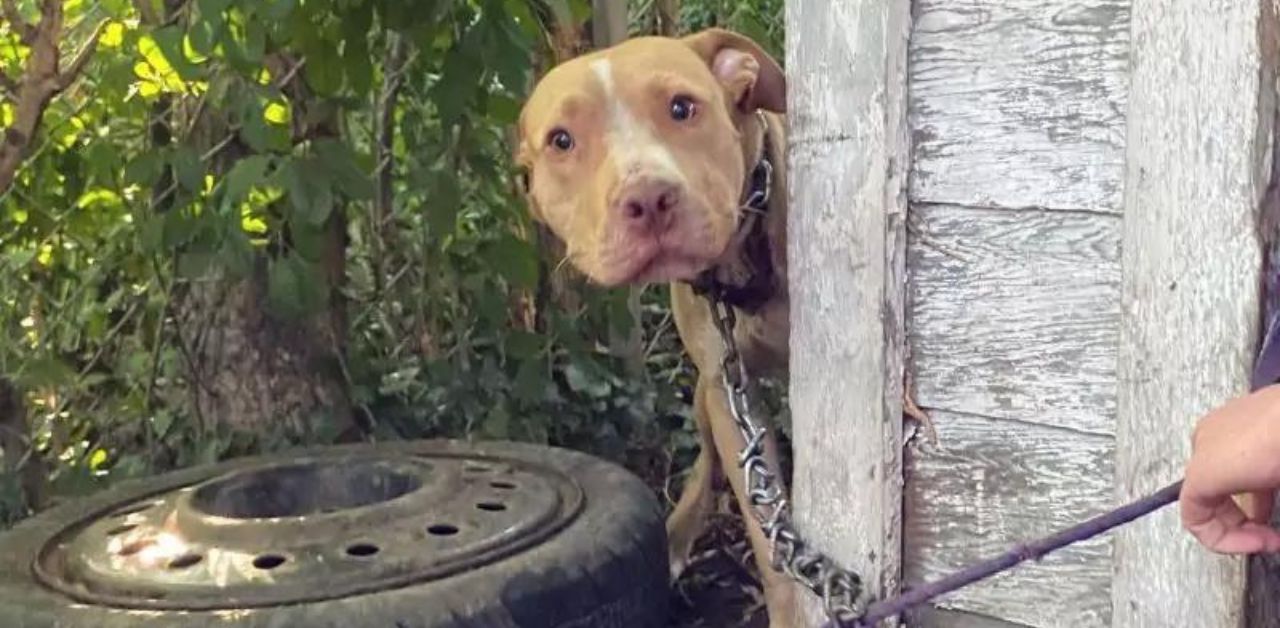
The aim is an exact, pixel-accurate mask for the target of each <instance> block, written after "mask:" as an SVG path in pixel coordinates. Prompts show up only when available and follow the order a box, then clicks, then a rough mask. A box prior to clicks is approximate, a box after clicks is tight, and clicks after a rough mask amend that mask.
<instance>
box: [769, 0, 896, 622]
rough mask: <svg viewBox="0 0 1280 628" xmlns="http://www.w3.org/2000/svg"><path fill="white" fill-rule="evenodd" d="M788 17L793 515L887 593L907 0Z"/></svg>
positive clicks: (854, 1) (809, 1)
mask: <svg viewBox="0 0 1280 628" xmlns="http://www.w3.org/2000/svg"><path fill="white" fill-rule="evenodd" d="M786 13H787V24H786V28H787V32H788V33H803V34H804V36H803V37H788V38H787V54H786V65H787V68H788V81H789V85H788V94H789V95H788V124H789V127H790V132H789V133H790V135H789V140H788V142H789V159H788V165H789V169H788V177H787V182H788V186H789V189H790V210H789V219H788V220H789V222H788V230H789V236H788V237H789V239H790V241H791V242H793V243H796V245H795V246H789V247H787V250H788V265H789V274H790V286H791V373H790V379H791V384H790V392H791V394H790V402H791V409H792V417H793V418H792V425H793V429H792V431H793V446H794V448H795V451H796V455H795V461H796V462H795V471H794V477H793V479H792V486H793V493H794V497H795V503H796V518H797V524H798V527H799V529H800V531H801V532H802V533H803V534H804V535H805V536H806V537H807V538H808V539H809V540H810V541H811V542H812V543H814V544H815V545H816V546H817V547H818V548H820V549H822V550H823V551H825V552H828V553H829V554H830V555H831V556H832V557H833V558H835V559H836V560H838V561H840V562H841V564H843V565H845V566H846V567H849V568H852V569H855V570H856V571H857V572H858V573H859V574H860V575H862V577H863V579H864V580H865V582H866V586H867V588H868V591H869V592H870V593H871V594H872V595H874V596H876V597H879V596H882V595H885V594H888V593H892V592H894V591H896V590H897V589H898V587H899V580H900V570H901V569H900V567H901V544H902V536H901V527H902V521H901V497H902V360H903V344H904V340H903V317H904V315H903V300H904V299H903V295H904V253H905V251H906V230H905V218H906V208H907V198H906V171H907V166H908V161H909V160H908V156H909V134H908V132H907V125H906V105H907V103H906V87H907V73H906V63H907V55H906V53H907V40H908V35H909V31H910V2H907V1H906V0H793V1H791V2H788V3H787V10H786ZM808 612H809V614H810V619H811V620H812V621H813V625H818V620H819V619H821V617H822V614H821V611H820V610H819V608H818V607H817V605H816V604H810V605H809V607H808Z"/></svg>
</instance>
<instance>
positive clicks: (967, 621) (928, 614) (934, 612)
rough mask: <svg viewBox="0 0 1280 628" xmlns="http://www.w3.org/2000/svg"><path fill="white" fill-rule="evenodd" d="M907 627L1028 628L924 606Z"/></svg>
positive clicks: (909, 618)
mask: <svg viewBox="0 0 1280 628" xmlns="http://www.w3.org/2000/svg"><path fill="white" fill-rule="evenodd" d="M907 625H909V626H911V627H912V628H916V627H917V626H919V627H921V628H1027V625H1026V624H1015V623H1013V622H1011V621H1005V620H1003V619H996V618H994V617H989V616H987V615H979V614H977V613H966V612H963V611H950V610H945V609H941V608H933V607H931V606H927V605H926V606H924V607H922V608H921V609H920V610H917V611H914V612H912V613H909V614H908V619H907Z"/></svg>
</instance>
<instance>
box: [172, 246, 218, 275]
mask: <svg viewBox="0 0 1280 628" xmlns="http://www.w3.org/2000/svg"><path fill="white" fill-rule="evenodd" d="M217 263H218V258H217V256H216V255H214V254H212V253H205V252H203V251H191V252H184V253H181V254H179V255H178V276H180V277H182V278H184V279H202V278H204V277H206V276H208V274H209V273H210V271H212V270H213V269H214V267H215V266H216V265H217Z"/></svg>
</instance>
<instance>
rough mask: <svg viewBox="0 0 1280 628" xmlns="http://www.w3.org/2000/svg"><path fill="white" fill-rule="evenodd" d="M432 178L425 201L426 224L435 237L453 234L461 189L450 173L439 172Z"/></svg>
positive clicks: (460, 201)
mask: <svg viewBox="0 0 1280 628" xmlns="http://www.w3.org/2000/svg"><path fill="white" fill-rule="evenodd" d="M434 179H435V181H434V185H433V186H432V187H431V194H430V195H429V196H428V197H427V201H426V202H427V226H428V227H429V228H430V229H431V231H432V232H433V233H435V236H436V237H437V238H444V237H445V236H448V235H451V234H453V231H454V229H455V228H456V227H457V220H458V210H459V209H460V207H461V205H462V191H461V190H459V189H458V179H457V177H456V176H454V175H453V174H451V173H447V172H439V173H437V174H436V176H435V177H434Z"/></svg>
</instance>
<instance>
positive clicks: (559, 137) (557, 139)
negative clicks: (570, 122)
mask: <svg viewBox="0 0 1280 628" xmlns="http://www.w3.org/2000/svg"><path fill="white" fill-rule="evenodd" d="M547 145H548V146H551V147H552V148H555V149H556V150H558V151H560V152H562V153H567V152H569V151H570V150H573V136H572V135H569V132H568V131H566V130H564V129H553V130H552V131H551V132H550V133H548V134H547Z"/></svg>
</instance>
